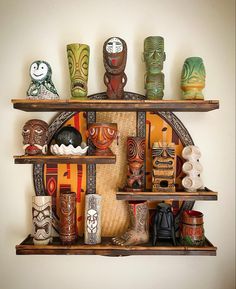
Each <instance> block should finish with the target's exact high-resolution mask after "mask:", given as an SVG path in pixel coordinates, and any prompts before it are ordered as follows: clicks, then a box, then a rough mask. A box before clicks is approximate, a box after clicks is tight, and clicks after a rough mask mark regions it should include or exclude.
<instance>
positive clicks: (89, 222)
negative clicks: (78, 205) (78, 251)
mask: <svg viewBox="0 0 236 289" xmlns="http://www.w3.org/2000/svg"><path fill="white" fill-rule="evenodd" d="M84 219H85V232H84V243H85V244H99V243H101V196H99V195H96V194H88V195H86V196H85V218H84Z"/></svg>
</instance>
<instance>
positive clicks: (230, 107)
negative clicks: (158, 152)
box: [0, 0, 235, 289]
mask: <svg viewBox="0 0 236 289" xmlns="http://www.w3.org/2000/svg"><path fill="white" fill-rule="evenodd" d="M234 20H235V19H234V1H231V0H225V1H222V0H214V1H213V0H197V1H189V0H178V1H170V0H167V1H160V0H159V1H158V0H147V1H137V0H126V1H125V0H120V1H114V0H110V1H107V0H100V1H95V0H94V1H92V0H87V1H86V0H84V1H81V0H77V1H76V0H68V1H62V0H51V1H46V0H41V1H35V0H22V1H18V0H1V1H0V43H1V44H0V69H1V78H0V79H1V84H0V91H1V93H0V95H1V98H0V99H1V122H0V135H1V145H0V148H1V149H0V152H1V168H0V178H1V185H0V186H1V190H0V196H1V204H2V207H1V210H0V212H1V216H0V231H1V233H0V288H1V289H31V288H34V289H37V288H46V289H47V288H57V289H62V288H63V289H64V288H68V289H69V288H70V289H74V288H81V289H89V288H96V289H104V288H109V289H120V288H125V289H129V288H135V289H144V288H145V289H154V288H155V289H156V288H160V289H162V288H165V289H172V288H176V289H180V288H181V289H189V288H192V289H195V288H204V289H213V288H214V289H223V288H224V289H233V288H234V285H233V284H234V269H235V267H234V266H235V263H234V262H235V247H234V246H235V181H234V179H235V169H234V167H235V166H234V164H235V146H234V145H235V141H234V139H235V95H234V91H235V89H234V88H235V67H234V65H235V56H234V54H235V51H234V32H235V31H234V27H235V22H234ZM149 35H162V36H163V37H164V38H165V50H166V54H167V59H166V62H165V65H164V73H165V77H166V81H165V85H166V88H165V98H168V99H174V98H177V97H179V96H180V89H179V77H180V72H181V68H182V64H183V62H184V60H185V58H187V57H189V56H194V55H196V56H201V57H202V58H203V59H204V63H205V67H206V72H207V79H206V88H205V90H204V94H205V98H206V99H219V100H220V110H218V111H213V112H209V113H178V114H177V115H178V117H179V118H180V119H181V120H182V121H183V123H184V124H185V125H186V127H187V129H188V130H189V132H190V133H191V135H192V137H193V139H194V141H195V143H196V145H198V146H199V147H200V148H201V151H202V158H201V162H202V164H203V167H204V172H203V174H202V177H203V179H204V182H205V185H206V186H207V187H210V188H212V189H214V190H217V191H218V192H219V200H218V201H217V202H198V203H196V206H195V208H196V209H199V210H201V211H202V212H203V213H204V215H205V230H206V235H207V236H208V238H209V239H210V240H211V241H212V242H213V243H214V244H215V245H216V246H217V247H218V253H217V257H201V256H197V257H188V256H186V257H184V256H183V257H181V256H180V257H178V256H136V257H135V256H133V257H132V256H131V257H124V258H108V257H101V256H16V255H15V248H14V246H15V245H16V244H19V242H21V241H22V240H23V238H25V236H26V235H27V234H28V233H29V232H30V229H31V219H30V216H31V195H32V194H33V184H32V178H31V173H32V167H31V166H30V165H14V164H13V159H12V155H13V154H20V153H22V148H21V142H22V138H21V128H22V126H23V124H24V122H25V121H26V120H28V119H30V118H35V117H39V118H42V119H44V120H45V121H50V120H51V118H52V117H53V116H54V113H50V112H47V113H25V112H21V111H17V110H13V109H12V105H11V103H10V99H11V98H24V97H25V92H26V90H27V88H28V85H29V81H30V80H29V76H28V67H29V65H30V63H31V62H32V61H33V60H36V59H44V60H47V61H48V62H49V63H50V64H51V66H52V68H53V81H54V84H55V86H56V87H57V89H58V91H59V93H60V95H61V97H62V98H68V97H69V77H68V67H67V59H66V53H65V46H66V44H68V43H72V42H84V43H87V44H89V45H90V47H91V58H90V75H89V94H91V93H95V92H101V91H104V90H105V87H104V84H103V73H104V67H103V62H102V45H103V43H104V41H105V40H106V39H107V38H108V37H110V36H120V37H122V38H124V39H125V40H126V42H127V45H128V61H127V67H126V73H127V75H128V83H127V85H126V90H129V91H134V92H138V93H144V90H143V75H144V64H143V62H142V50H143V48H142V46H143V40H144V38H145V37H147V36H149Z"/></svg>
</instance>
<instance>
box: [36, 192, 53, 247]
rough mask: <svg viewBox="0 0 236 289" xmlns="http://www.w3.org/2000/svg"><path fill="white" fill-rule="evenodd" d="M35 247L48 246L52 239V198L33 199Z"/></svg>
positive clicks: (37, 197) (40, 197)
mask: <svg viewBox="0 0 236 289" xmlns="http://www.w3.org/2000/svg"><path fill="white" fill-rule="evenodd" d="M32 218H33V219H32V220H33V222H32V223H33V242H34V245H47V244H48V243H49V242H50V240H51V237H52V197H51V196H33V197H32Z"/></svg>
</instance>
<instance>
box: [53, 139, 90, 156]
mask: <svg viewBox="0 0 236 289" xmlns="http://www.w3.org/2000/svg"><path fill="white" fill-rule="evenodd" d="M88 148H89V147H88V146H86V144H85V143H83V142H82V143H81V146H77V147H74V146H73V145H71V144H70V145H68V146H66V145H64V144H61V145H60V146H59V145H58V144H54V145H51V146H50V151H51V153H52V154H53V155H79V156H84V155H86V153H87V150H88Z"/></svg>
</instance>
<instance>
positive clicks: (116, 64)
mask: <svg viewBox="0 0 236 289" xmlns="http://www.w3.org/2000/svg"><path fill="white" fill-rule="evenodd" d="M126 59H127V46H126V43H125V41H124V40H123V39H121V38H119V37H111V38H109V39H108V40H107V41H106V42H105V43H104V45H103V62H104V66H105V69H106V72H105V74H104V83H105V85H106V87H107V97H108V98H109V99H123V98H124V86H125V85H126V82H127V76H126V74H125V72H124V70H125V66H126Z"/></svg>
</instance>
